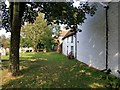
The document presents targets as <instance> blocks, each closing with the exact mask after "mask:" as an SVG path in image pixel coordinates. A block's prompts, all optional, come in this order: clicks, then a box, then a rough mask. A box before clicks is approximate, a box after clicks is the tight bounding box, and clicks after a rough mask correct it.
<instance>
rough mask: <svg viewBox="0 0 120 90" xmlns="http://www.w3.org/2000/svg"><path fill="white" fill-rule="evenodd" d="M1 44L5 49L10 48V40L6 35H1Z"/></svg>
mask: <svg viewBox="0 0 120 90" xmlns="http://www.w3.org/2000/svg"><path fill="white" fill-rule="evenodd" d="M0 44H2V45H3V47H4V48H9V45H10V39H9V38H6V37H5V35H1V36H0Z"/></svg>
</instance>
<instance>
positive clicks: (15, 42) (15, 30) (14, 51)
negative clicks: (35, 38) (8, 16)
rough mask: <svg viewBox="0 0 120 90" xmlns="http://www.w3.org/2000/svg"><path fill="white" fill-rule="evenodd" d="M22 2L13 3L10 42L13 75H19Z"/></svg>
mask: <svg viewBox="0 0 120 90" xmlns="http://www.w3.org/2000/svg"><path fill="white" fill-rule="evenodd" d="M20 28H21V19H20V3H19V2H14V4H13V17H12V23H11V42H10V58H9V60H10V68H9V69H10V71H11V73H12V75H13V76H17V75H19V44H20Z"/></svg>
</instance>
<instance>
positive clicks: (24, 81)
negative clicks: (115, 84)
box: [3, 52, 107, 88]
mask: <svg viewBox="0 0 120 90" xmlns="http://www.w3.org/2000/svg"><path fill="white" fill-rule="evenodd" d="M27 56H32V57H31V58H29V60H21V61H20V65H21V72H22V73H23V74H22V75H21V76H19V78H18V77H16V78H14V79H10V80H9V81H8V82H7V83H5V84H4V85H3V88H105V85H106V83H107V81H106V80H101V75H105V74H104V73H101V72H100V71H98V70H95V69H92V68H90V67H88V66H86V65H85V64H83V63H81V62H79V61H76V60H74V59H73V60H68V59H67V58H66V57H65V56H63V55H61V54H58V53H53V52H51V53H36V54H31V53H30V54H27ZM24 59H25V58H24Z"/></svg>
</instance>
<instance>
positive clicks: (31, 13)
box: [0, 2, 97, 29]
mask: <svg viewBox="0 0 120 90" xmlns="http://www.w3.org/2000/svg"><path fill="white" fill-rule="evenodd" d="M0 6H1V9H2V11H3V14H2V16H3V17H5V19H3V22H2V23H3V27H5V28H6V29H8V27H9V25H8V23H10V22H11V23H12V17H13V13H12V11H9V14H10V17H9V14H8V9H6V5H5V3H4V2H2V3H1V5H0ZM96 7H97V6H96V4H95V3H94V4H92V5H89V3H88V2H81V3H80V6H79V7H78V8H77V7H74V6H73V2H21V3H20V18H22V22H21V24H24V22H30V23H33V22H34V21H35V20H36V17H37V16H38V12H42V13H44V14H45V19H46V20H47V22H48V24H52V23H54V24H59V23H61V24H67V25H68V26H70V27H71V25H77V24H82V23H84V20H85V19H86V14H90V15H91V16H93V15H94V14H95V11H96V10H97V9H96ZM12 8H13V2H11V3H10V10H11V9H12Z"/></svg>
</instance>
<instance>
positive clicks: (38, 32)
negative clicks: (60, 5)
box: [21, 13, 52, 51]
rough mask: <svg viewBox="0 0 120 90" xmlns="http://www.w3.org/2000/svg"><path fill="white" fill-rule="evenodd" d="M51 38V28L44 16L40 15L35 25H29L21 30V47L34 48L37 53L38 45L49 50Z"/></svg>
mask: <svg viewBox="0 0 120 90" xmlns="http://www.w3.org/2000/svg"><path fill="white" fill-rule="evenodd" d="M51 36H52V31H51V27H50V26H48V25H47V22H46V21H45V20H44V14H42V13H39V14H38V16H37V17H36V20H35V22H34V23H33V24H27V25H24V26H23V27H22V28H21V46H23V47H33V48H34V50H35V51H37V50H36V49H37V46H38V44H39V45H40V44H43V45H44V46H45V47H46V48H49V47H50V43H51V40H52V37H51Z"/></svg>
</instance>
